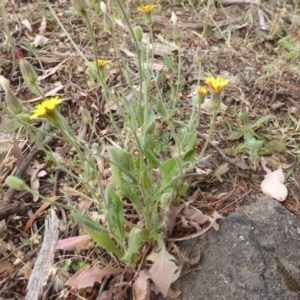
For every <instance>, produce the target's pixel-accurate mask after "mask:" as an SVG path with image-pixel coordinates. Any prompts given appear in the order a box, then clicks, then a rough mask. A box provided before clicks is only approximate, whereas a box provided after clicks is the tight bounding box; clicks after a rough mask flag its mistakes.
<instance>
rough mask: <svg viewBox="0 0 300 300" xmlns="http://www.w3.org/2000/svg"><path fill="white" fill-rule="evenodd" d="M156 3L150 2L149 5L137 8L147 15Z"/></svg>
mask: <svg viewBox="0 0 300 300" xmlns="http://www.w3.org/2000/svg"><path fill="white" fill-rule="evenodd" d="M157 6H158V5H157V4H151V5H146V6H140V7H138V8H137V9H138V10H139V11H141V12H143V13H144V14H146V15H148V14H151V12H152V10H153V9H154V8H155V7H157Z"/></svg>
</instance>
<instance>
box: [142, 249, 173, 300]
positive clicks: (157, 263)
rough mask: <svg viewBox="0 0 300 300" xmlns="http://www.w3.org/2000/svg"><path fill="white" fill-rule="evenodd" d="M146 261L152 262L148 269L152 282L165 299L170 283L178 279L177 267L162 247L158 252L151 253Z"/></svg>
mask: <svg viewBox="0 0 300 300" xmlns="http://www.w3.org/2000/svg"><path fill="white" fill-rule="evenodd" d="M147 260H150V261H152V262H153V265H152V266H151V268H150V269H149V273H150V277H151V279H152V281H153V282H154V284H155V285H156V286H157V288H158V289H159V290H160V292H161V293H162V294H163V295H164V297H166V296H167V294H168V290H169V288H170V286H171V283H172V282H174V281H175V280H176V279H177V278H178V272H179V267H178V266H177V265H176V263H175V258H174V256H172V255H171V254H170V253H168V252H167V250H166V247H165V246H164V245H163V247H162V248H161V250H160V251H159V252H152V253H151V254H150V255H149V256H148V257H147Z"/></svg>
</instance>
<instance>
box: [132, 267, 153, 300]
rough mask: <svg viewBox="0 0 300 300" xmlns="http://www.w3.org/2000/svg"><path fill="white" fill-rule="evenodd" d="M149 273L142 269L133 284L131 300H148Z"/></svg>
mask: <svg viewBox="0 0 300 300" xmlns="http://www.w3.org/2000/svg"><path fill="white" fill-rule="evenodd" d="M149 278H150V276H149V274H147V273H146V271H144V270H142V271H140V273H139V276H138V278H137V279H136V280H135V282H134V284H133V300H150V285H149V280H148V279H149Z"/></svg>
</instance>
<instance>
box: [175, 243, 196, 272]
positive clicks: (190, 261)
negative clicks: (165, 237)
mask: <svg viewBox="0 0 300 300" xmlns="http://www.w3.org/2000/svg"><path fill="white" fill-rule="evenodd" d="M171 245H172V247H173V250H172V252H173V253H174V252H175V253H176V254H177V255H178V256H179V257H180V258H181V259H182V260H183V261H184V262H185V263H187V264H189V265H191V266H192V265H196V264H198V263H199V261H200V259H201V251H200V249H198V251H197V254H196V256H195V257H193V258H189V257H187V256H186V255H185V254H183V253H182V252H181V251H180V249H179V248H178V246H177V245H176V244H175V243H173V242H171Z"/></svg>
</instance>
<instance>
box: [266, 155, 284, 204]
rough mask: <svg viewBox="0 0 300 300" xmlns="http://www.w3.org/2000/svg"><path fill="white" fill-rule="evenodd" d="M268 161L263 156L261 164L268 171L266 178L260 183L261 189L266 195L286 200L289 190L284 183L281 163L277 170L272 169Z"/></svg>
mask: <svg viewBox="0 0 300 300" xmlns="http://www.w3.org/2000/svg"><path fill="white" fill-rule="evenodd" d="M266 164H267V162H266V160H265V159H264V157H263V156H262V157H261V166H262V168H263V169H264V170H265V171H266V172H267V174H266V175H265V179H264V180H263V181H262V183H261V184H260V187H261V190H262V192H263V193H264V194H265V195H269V196H271V197H272V198H274V199H276V200H278V201H281V202H282V201H284V200H285V199H286V197H287V194H288V190H287V188H286V186H285V185H284V180H285V179H284V174H283V171H282V167H281V165H280V164H279V167H278V169H277V170H275V171H273V172H272V171H271V170H270V169H269V168H268V167H267V165H266Z"/></svg>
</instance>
